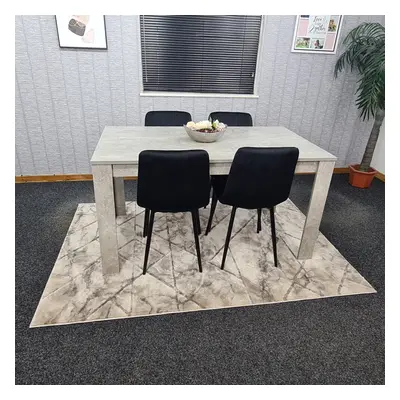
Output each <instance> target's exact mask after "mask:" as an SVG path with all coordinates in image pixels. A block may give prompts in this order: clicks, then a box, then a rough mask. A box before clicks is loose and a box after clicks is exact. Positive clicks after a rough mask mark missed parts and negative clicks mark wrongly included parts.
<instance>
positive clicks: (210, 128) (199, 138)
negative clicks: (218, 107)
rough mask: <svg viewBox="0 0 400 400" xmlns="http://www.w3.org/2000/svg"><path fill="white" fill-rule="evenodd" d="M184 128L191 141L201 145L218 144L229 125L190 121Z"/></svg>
mask: <svg viewBox="0 0 400 400" xmlns="http://www.w3.org/2000/svg"><path fill="white" fill-rule="evenodd" d="M183 126H184V128H185V130H186V133H187V134H188V135H189V137H190V138H191V139H193V140H194V141H195V142H201V143H211V142H216V141H217V140H219V139H221V137H222V136H223V135H224V133H225V131H226V128H227V125H225V124H223V123H222V122H219V121H218V120H215V121H200V122H193V121H190V122H188V123H187V124H186V125H183Z"/></svg>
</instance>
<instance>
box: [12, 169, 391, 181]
mask: <svg viewBox="0 0 400 400" xmlns="http://www.w3.org/2000/svg"><path fill="white" fill-rule="evenodd" d="M333 173H334V174H348V173H349V169H348V168H347V167H344V168H335V169H334V170H333ZM309 174H314V172H303V173H301V174H299V175H309ZM375 176H376V178H378V179H379V180H381V181H382V182H385V174H381V173H380V172H378V173H377V174H376V175H375ZM124 179H127V180H136V179H137V177H136V176H127V177H124ZM91 180H93V175H92V174H67V175H20V176H16V177H15V183H33V182H38V183H39V182H68V181H91Z"/></svg>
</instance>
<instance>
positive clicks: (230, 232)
mask: <svg viewBox="0 0 400 400" xmlns="http://www.w3.org/2000/svg"><path fill="white" fill-rule="evenodd" d="M236 208H237V207H232V212H231V219H230V221H229V226H228V232H227V234H226V240H225V247H224V254H223V256H222V263H221V269H224V266H225V259H226V254H227V253H228V247H229V242H230V240H231V235H232V228H233V221H234V220H235V214H236Z"/></svg>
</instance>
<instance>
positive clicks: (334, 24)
mask: <svg viewBox="0 0 400 400" xmlns="http://www.w3.org/2000/svg"><path fill="white" fill-rule="evenodd" d="M342 22H343V15H298V16H297V20H296V26H295V28H294V35H293V43H292V52H299V53H322V54H335V53H336V48H337V43H338V39H339V35H340V29H341V27H342Z"/></svg>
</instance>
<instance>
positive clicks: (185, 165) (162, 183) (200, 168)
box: [137, 150, 210, 275]
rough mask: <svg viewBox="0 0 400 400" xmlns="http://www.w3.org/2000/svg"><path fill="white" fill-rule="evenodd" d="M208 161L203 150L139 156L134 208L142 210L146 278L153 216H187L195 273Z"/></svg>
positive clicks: (206, 195)
mask: <svg viewBox="0 0 400 400" xmlns="http://www.w3.org/2000/svg"><path fill="white" fill-rule="evenodd" d="M209 196H210V160H209V157H208V153H207V152H206V151H205V150H172V151H164V150H145V151H142V152H141V153H140V154H139V171H138V187H137V204H138V205H139V206H140V207H143V208H145V209H146V211H145V221H144V228H143V230H144V236H147V241H146V250H145V257H144V264H143V275H144V274H146V269H147V260H148V257H149V250H150V243H151V234H152V230H153V223H154V215H155V213H156V212H171V213H175V212H191V214H192V221H193V233H194V239H195V244H196V252H197V260H198V263H199V270H200V272H202V267H201V258H200V244H199V237H198V235H199V234H200V217H199V208H201V207H204V206H205V205H207V204H208V202H209Z"/></svg>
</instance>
